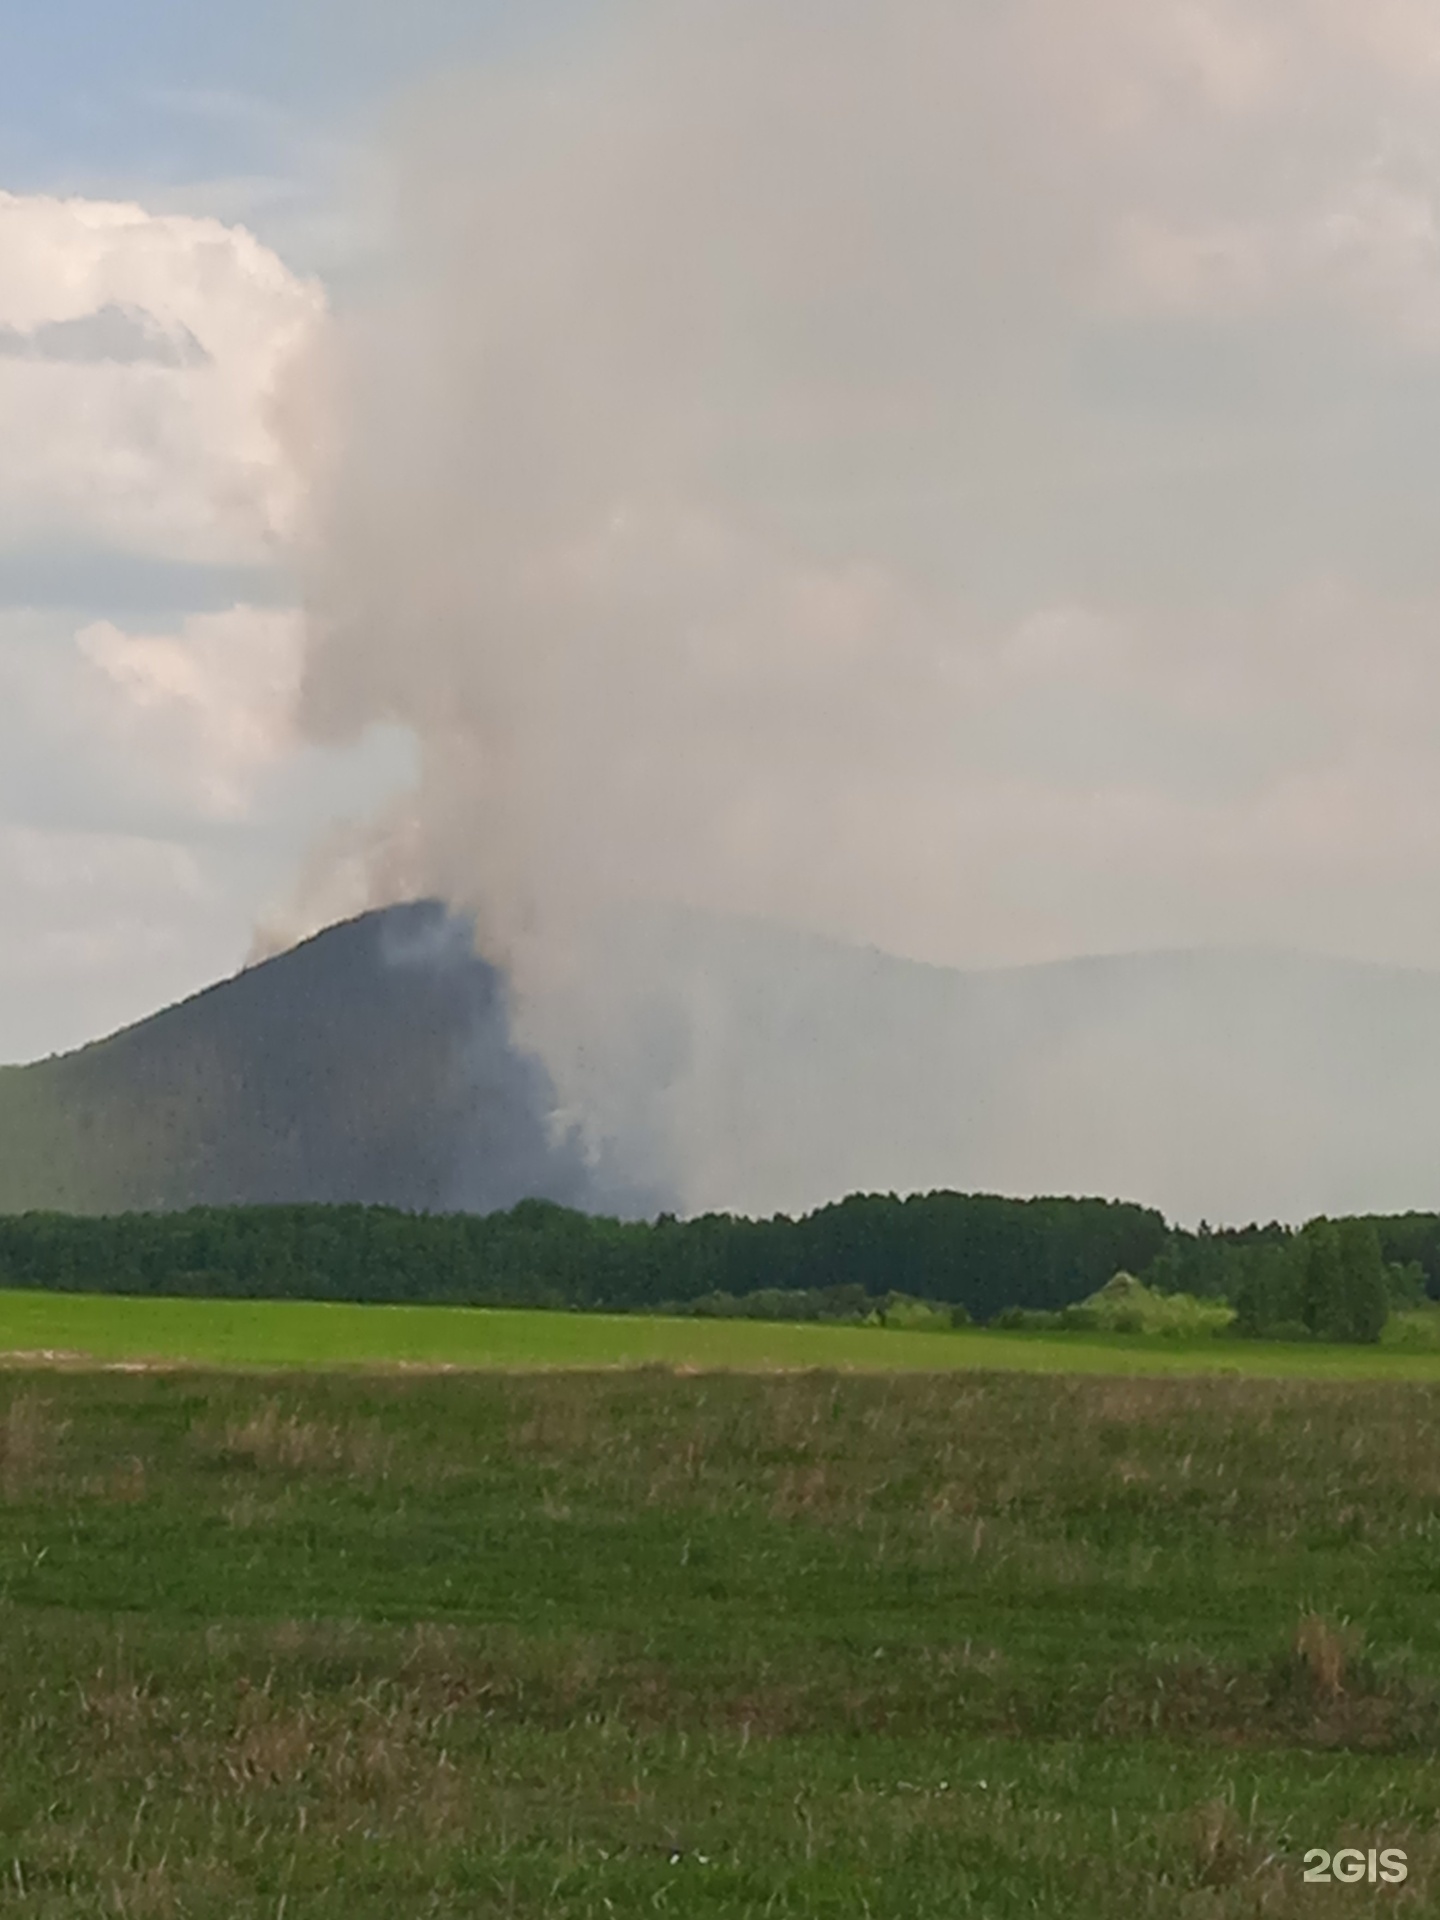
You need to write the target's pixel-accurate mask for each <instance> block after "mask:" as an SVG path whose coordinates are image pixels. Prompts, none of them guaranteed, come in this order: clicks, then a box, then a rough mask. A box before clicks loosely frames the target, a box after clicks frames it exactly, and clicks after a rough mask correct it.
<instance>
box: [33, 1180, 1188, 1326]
mask: <svg viewBox="0 0 1440 1920" xmlns="http://www.w3.org/2000/svg"><path fill="white" fill-rule="evenodd" d="M1166 1244H1167V1235H1166V1227H1165V1222H1164V1220H1163V1219H1162V1218H1161V1216H1160V1215H1159V1214H1158V1213H1156V1212H1154V1211H1152V1210H1151V1209H1149V1208H1146V1207H1139V1206H1130V1205H1127V1204H1124V1203H1120V1202H1116V1201H1107V1200H1009V1199H1002V1198H999V1197H996V1196H992V1195H984V1194H981V1195H969V1194H958V1193H930V1194H919V1195H914V1196H912V1197H911V1198H908V1199H904V1200H900V1199H896V1198H894V1197H893V1196H889V1195H858V1194H857V1195H852V1196H851V1197H850V1198H849V1199H846V1200H842V1201H840V1202H838V1203H837V1204H836V1205H834V1206H829V1207H822V1208H821V1209H820V1210H819V1211H818V1212H815V1213H812V1214H809V1215H807V1216H806V1217H805V1218H803V1219H799V1220H790V1219H786V1218H784V1217H780V1218H776V1219H773V1220H746V1219H741V1218H736V1217H734V1216H731V1215H728V1214H710V1215H706V1216H704V1217H702V1218H700V1219H697V1220H688V1221H679V1220H675V1219H673V1218H670V1217H668V1216H663V1215H662V1216H661V1218H660V1219H659V1220H658V1221H656V1222H655V1223H654V1224H653V1225H651V1224H647V1223H645V1222H634V1221H620V1220H615V1219H609V1218H603V1217H595V1216H593V1215H588V1214H583V1213H579V1212H575V1211H573V1210H571V1209H569V1208H566V1207H561V1206H556V1205H553V1204H551V1203H548V1202H545V1201H537V1200H526V1201H522V1202H521V1203H520V1204H519V1205H518V1206H516V1207H513V1208H512V1209H511V1210H510V1211H509V1212H506V1213H494V1214H489V1215H476V1214H412V1213H402V1212H399V1211H397V1210H394V1209H391V1208H386V1207H347V1206H339V1207H311V1206H298V1207H295V1206H287V1207H234V1208H197V1209H193V1210H191V1211H188V1212H184V1213H171V1214H126V1215H121V1216H119V1217H115V1218H99V1219H90V1218H77V1217H73V1216H69V1215H61V1214H27V1215H22V1216H20V1217H11V1218H6V1219H0V1285H6V1286H20V1287H48V1288H54V1289H60V1290H67V1291H77V1292H88V1291H96V1292H118V1293H186V1294H213V1295H220V1296H229V1297H233V1298H254V1297H266V1298H287V1297H288V1298H306V1299H319V1300H377V1301H381V1300H383V1301H437V1302H439V1301H444V1302H452V1303H458V1302H467V1303H472V1304H479V1305H497V1306H499V1305H509V1306H530V1305H544V1306H557V1307H559V1306H563V1307H621V1308H634V1307H653V1306H661V1305H666V1304H675V1305H678V1304H683V1303H686V1302H690V1301H694V1300H697V1299H700V1298H702V1297H706V1296H712V1295H716V1294H731V1295H742V1296H743V1295H747V1294H753V1293H756V1292H758V1291H761V1290H769V1289H777V1290H784V1291H787V1292H798V1291H802V1290H815V1291H822V1290H823V1291H826V1292H828V1293H831V1294H832V1295H835V1294H837V1293H838V1292H840V1291H843V1292H846V1293H848V1294H850V1295H851V1296H852V1298H854V1299H859V1298H860V1297H862V1296H864V1297H872V1298H873V1297H882V1296H884V1295H886V1294H888V1293H891V1292H898V1293H908V1294H913V1295H916V1296H918V1297H923V1298H926V1299H930V1300H937V1301H945V1302H950V1303H954V1304H958V1305H963V1306H964V1307H965V1308H966V1309H967V1310H968V1312H969V1313H970V1314H971V1315H972V1316H973V1317H974V1318H976V1319H989V1318H990V1317H991V1316H992V1315H994V1314H996V1313H998V1312H999V1311H1000V1310H1001V1309H1002V1308H1004V1307H1007V1306H1028V1307H1060V1306H1064V1305H1067V1304H1068V1303H1070V1302H1071V1301H1076V1300H1080V1299H1083V1298H1084V1297H1085V1296H1086V1295H1087V1294H1090V1293H1093V1292H1094V1291H1095V1289H1096V1288H1097V1287H1099V1286H1102V1285H1103V1284H1104V1282H1105V1281H1106V1280H1108V1279H1109V1278H1110V1276H1111V1275H1112V1274H1113V1273H1114V1272H1115V1271H1116V1269H1117V1268H1121V1267H1123V1268H1128V1269H1130V1270H1131V1271H1137V1270H1139V1269H1142V1268H1144V1267H1146V1266H1147V1265H1148V1264H1149V1263H1150V1262H1151V1261H1152V1260H1154V1259H1155V1258H1156V1257H1157V1256H1158V1255H1159V1254H1160V1253H1161V1252H1162V1251H1163V1249H1164V1248H1165V1246H1166Z"/></svg>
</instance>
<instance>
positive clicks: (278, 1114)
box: [0, 901, 624, 1213]
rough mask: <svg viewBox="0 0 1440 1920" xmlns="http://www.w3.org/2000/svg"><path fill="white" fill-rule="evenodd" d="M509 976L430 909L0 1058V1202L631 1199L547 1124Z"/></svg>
mask: <svg viewBox="0 0 1440 1920" xmlns="http://www.w3.org/2000/svg"><path fill="white" fill-rule="evenodd" d="M553 1104H554V1101H553V1093H552V1090H551V1087H550V1084H549V1080H548V1077H547V1075H546V1073H545V1071H544V1069H543V1067H542V1066H541V1065H540V1064H539V1062H538V1061H536V1060H534V1059H532V1058H530V1057H529V1056H527V1055H526V1054H524V1053H522V1052H521V1051H519V1050H518V1049H517V1048H516V1047H515V1046H514V1045H512V1043H511V1038H510V1030H509V1022H508V1016H507V1009H506V1003H505V991H504V982H503V980H502V978H501V977H500V975H499V974H497V973H496V971H495V970H494V969H493V968H492V967H490V966H488V965H487V964H486V963H485V961H483V960H482V959H479V958H477V956H476V954H475V952H474V949H473V944H472V937H471V929H470V927H469V925H468V923H467V922H465V921H463V920H460V919H457V918H455V917H452V916H451V915H449V914H448V913H447V912H446V910H445V908H444V907H442V906H440V905H439V904H437V903H435V902H433V901H426V902H419V903H417V904H415V905H411V906H399V907H391V908H388V909H386V910H385V911H383V912H377V913H369V914H364V915H362V916H361V917H360V918H359V919H356V920H352V921H348V922H346V923H345V924H343V925H341V926H336V927H330V928H328V929H327V930H326V931H325V932H324V933H321V934H318V935H317V936H316V937H315V938H314V939H313V940H307V941H306V942H305V943H304V944H303V945H301V946H299V947H296V948H295V949H293V950H292V951H291V952H289V953H284V954H281V955H279V956H278V957H277V958H275V959H273V960H267V961H264V962H263V963H262V964H260V965H259V966H255V967H251V968H249V969H248V970H247V971H246V972H244V973H241V974H239V975H237V976H236V977H235V978H234V979H232V980H226V981H222V982H221V983H220V984H219V985H218V986H215V987H211V988H209V989H207V990H206V991H205V992H204V993H199V994H196V995H195V996H194V998H193V999H190V1000H186V1001H184V1002H182V1003H181V1004H180V1005H179V1006H174V1007H168V1008H166V1009H165V1010H164V1011H163V1012H161V1013H157V1014H155V1015H154V1016H153V1017H152V1018H150V1019H148V1020H143V1021H141V1022H140V1023H139V1024H138V1025H136V1026H133V1027H128V1028H126V1029H125V1031H124V1032H122V1033H118V1034H115V1035H114V1036H112V1037H111V1038H110V1039H108V1040H102V1041H99V1042H97V1043H96V1044H94V1045H93V1046H87V1047H82V1048H81V1049H80V1050H79V1051H78V1052H76V1053H71V1054H65V1055H62V1056H60V1057H58V1058H54V1059H50V1060H42V1061H38V1062H36V1063H35V1064H34V1065H32V1066H24V1067H4V1068H0V1211H10V1212H20V1211H23V1210H28V1209H31V1208H37V1207H38V1208H57V1209H63V1210H64V1211H66V1212H70V1213H112V1212H113V1213H119V1212H122V1211H125V1210H127V1209H130V1208H182V1207H190V1206H195V1205H197V1204H211V1205H225V1204H242V1203H258V1202H270V1201H274V1202H279V1201H328V1202H339V1201H357V1202H366V1203H372V1202H381V1203H388V1204H390V1205H393V1206H397V1207H412V1208H475V1209H477V1210H485V1209H490V1208H495V1207H507V1206H510V1205H512V1204H513V1203H514V1202H515V1201H516V1200H519V1199H521V1198H523V1197H525V1196H529V1195H536V1194H540V1195H546V1196H549V1197H550V1198H553V1199H555V1200H559V1201H565V1202H569V1203H571V1204H574V1205H577V1206H593V1205H597V1204H599V1205H606V1204H609V1205H611V1206H615V1205H617V1204H619V1205H623V1204H624V1201H623V1200H622V1201H618V1202H617V1200H616V1198H615V1197H614V1196H613V1195H611V1194H609V1193H607V1192H606V1191H604V1190H603V1188H601V1187H600V1186H599V1185H598V1184H597V1181H596V1177H595V1175H594V1173H593V1171H592V1170H591V1169H590V1168H588V1167H587V1166H586V1165H585V1163H584V1161H583V1159H582V1157H581V1156H580V1154H579V1153H578V1152H577V1151H576V1150H575V1149H574V1147H573V1146H572V1145H569V1144H567V1143H566V1142H564V1141H561V1142H560V1143H559V1144H556V1143H555V1142H553V1141H552V1139H551V1137H550V1133H549V1117H550V1113H551V1109H552V1107H553Z"/></svg>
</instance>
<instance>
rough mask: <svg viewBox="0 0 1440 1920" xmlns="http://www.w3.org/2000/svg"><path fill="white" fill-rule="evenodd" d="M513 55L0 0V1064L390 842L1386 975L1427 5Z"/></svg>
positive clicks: (1421, 925) (1426, 182)
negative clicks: (1337, 957) (1255, 949)
mask: <svg viewBox="0 0 1440 1920" xmlns="http://www.w3.org/2000/svg"><path fill="white" fill-rule="evenodd" d="M516 11H517V10H516V9H513V8H506V9H501V8H499V7H498V6H496V7H494V8H489V7H485V6H480V5H475V4H469V5H463V6H462V5H460V4H458V0H457V4H453V5H445V4H441V3H440V0H431V3H430V4H425V3H424V0H421V3H420V4H417V5H412V6H407V7H406V8H404V9H399V8H395V7H393V6H388V5H387V6H382V5H379V4H377V5H375V6H373V7H371V8H369V9H368V10H367V9H365V8H362V7H356V6H355V5H353V4H341V0H333V4H328V5H321V4H318V3H317V4H310V5H307V4H305V0H289V3H288V4H285V5H281V4H280V3H279V0H274V4H261V5H257V6H252V7H248V8H245V9H239V8H234V9H225V8H214V7H195V6H193V5H192V6H188V7H182V6H181V5H180V4H178V0H171V3H169V4H165V5H160V4H152V5H147V6H131V7H126V8H123V9H117V8H114V7H102V6H100V5H99V4H94V5H89V6H79V5H74V4H67V3H66V0H58V4H52V5H51V6H49V7H48V8H45V9H38V8H32V7H29V6H25V7H20V6H18V5H13V4H0V40H3V44H4V45H5V48H6V56H5V60H4V63H3V74H0V189H3V190H5V195H6V197H4V198H0V880H3V884H4V894H3V899H4V901H5V907H4V914H3V920H0V1057H4V1058H12V1059H13V1058H23V1057H28V1056H31V1055H34V1054H36V1053H39V1052H43V1051H45V1050H47V1049H49V1048H52V1047H57V1046H61V1045H67V1044H71V1043H73V1042H75V1041H77V1040H79V1039H82V1038H86V1037H89V1036H90V1035H92V1034H94V1033H97V1032H99V1031H102V1030H104V1029H105V1028H107V1027H109V1026H112V1025H114V1024H116V1023H117V1022H119V1021H120V1020H122V1019H124V1018H129V1017H133V1016H135V1015H137V1014H140V1013H142V1012H144V1011H146V1010H148V1009H149V1008H151V1007H152V1006H154V1005H157V1004H159V1003H160V1002H162V1001H164V1000H166V999H168V998H171V997H173V996H174V995H175V994H177V993H178V992H180V991H183V990H185V989H188V988H191V987H194V986H198V985H200V984H202V983H204V982H205V981H206V980H208V979H209V978H212V977H214V976H215V975H217V974H219V973H221V972H223V971H226V970H228V969H229V968H231V967H233V966H234V965H236V964H237V963H238V962H239V961H240V960H241V959H242V958H243V957H244V954H245V953H246V951H247V949H248V948H249V946H250V941H251V936H252V931H253V928H254V926H255V924H256V922H257V920H260V921H274V920H276V919H277V917H278V919H279V920H280V921H281V922H283V921H284V920H285V918H286V914H287V912H289V911H291V909H290V908H289V907H288V906H287V902H298V904H296V905H295V906H294V909H293V911H294V914H295V916H296V924H299V923H300V922H302V921H303V920H304V919H305V917H306V916H307V915H309V916H310V917H313V916H314V914H315V912H316V911H317V907H318V908H324V907H332V908H334V909H336V910H339V909H342V908H344V907H345V906H346V905H349V904H351V903H352V894H351V892H347V888H350V886H351V882H352V880H354V884H355V887H357V888H358V889H359V893H357V894H355V895H354V897H361V896H362V895H363V890H364V885H365V872H361V873H360V874H359V877H358V878H356V874H355V869H357V867H358V868H359V869H365V870H366V871H368V872H369V874H370V876H371V878H372V880H373V877H374V875H375V873H376V872H377V871H378V872H379V873H380V876H381V877H380V881H379V884H380V885H381V886H382V888H383V886H384V884H385V882H384V871H383V870H384V867H385V862H386V861H391V860H393V861H394V862H395V863H397V866H398V868H400V869H403V870H404V872H403V877H404V880H405V882H406V883H407V884H423V885H439V886H442V887H444V888H446V889H447V890H449V891H451V892H452V893H455V894H459V895H464V896H466V897H467V898H469V899H471V900H472V901H473V902H474V903H476V904H478V905H479V906H480V907H481V909H482V913H484V914H485V915H486V916H488V919H489V922H490V924H491V926H492V927H493V931H494V935H495V938H496V939H497V940H498V941H499V942H500V943H501V944H502V945H503V946H504V947H505V948H506V950H507V951H509V950H510V949H512V948H515V947H517V945H518V946H519V947H522V948H523V947H524V946H525V943H526V942H527V941H533V940H534V938H535V937H536V929H537V928H538V929H539V930H540V933H541V935H543V934H544V933H545V931H546V930H547V929H549V928H553V927H555V926H557V925H558V924H560V922H562V921H563V920H564V917H565V913H566V911H567V910H568V907H567V903H569V902H571V901H573V900H574V899H575V898H576V897H578V896H580V895H586V896H587V897H588V896H594V897H595V898H597V899H598V900H599V901H600V903H601V904H603V905H606V906H609V905H612V904H614V903H616V902H617V901H620V900H623V899H624V898H625V897H626V895H627V894H629V893H633V894H635V895H636V896H639V897H644V898H647V899H649V898H666V899H678V900H681V901H683V902H686V903H688V904H691V905H695V906H701V907H705V908H713V909H719V910H722V911H739V912H745V913H752V914H761V915H769V916H773V917H778V918H783V919H788V920H790V921H792V922H793V923H796V924H798V925H801V926H803V927H806V928H810V929H812V930H815V931H820V932H826V933H831V934H838V935H842V936H844V937H846V938H850V939H856V940H860V941H870V942H874V943H876V944H879V945H882V946H885V947H888V948H890V949H892V950H894V951H896V952H900V953H903V954H907V955H911V956H914V957H918V958H923V959H929V960H937V961H944V962H949V963H957V964H965V963H984V964H992V963H996V962H1003V961H1007V960H1026V959H1039V958H1047V957H1055V956H1059V955H1063V954H1071V953H1077V952H1097V951H1116V950H1129V949H1136V948H1147V947H1162V946H1178V945H1188V944H1221V943H1231V942H1240V943H1244V942H1264V943H1278V944H1286V945H1294V946H1300V947H1308V948H1314V949H1323V950H1329V951H1335V952H1344V953H1351V954H1357V955H1362V956H1366V957H1370V958H1376V959H1400V960H1406V961H1412V962H1417V963H1421V964H1426V965H1432V964H1440V743H1437V739H1436V735H1435V727H1434V723H1433V720H1432V709H1433V707H1434V705H1435V700H1436V694H1437V690H1440V653H1437V614H1440V558H1437V543H1436V539H1435V532H1436V524H1437V519H1436V516H1437V509H1440V135H1437V133H1436V131H1435V129H1436V127H1437V126H1440V115H1437V108H1440V19H1437V16H1436V14H1435V10H1434V8H1433V5H1432V4H1430V0H1388V4H1376V5H1371V6H1369V7H1367V8H1365V9H1363V10H1361V9H1358V8H1356V7H1355V6H1354V5H1353V4H1350V3H1349V0H1277V4H1275V5H1272V6H1269V7H1267V8H1265V9H1258V8H1256V7H1255V6H1253V5H1239V4H1236V5H1229V4H1221V3H1220V0H1094V4H1092V5H1090V6H1087V7H1084V8H1076V7H1074V6H1073V5H1071V4H1068V0H1013V4H1009V5H1006V6H1004V7H1000V6H995V5H992V4H990V3H989V0H958V3H952V4H939V3H938V0H884V3H883V4H882V0H825V4H823V5H822V4H820V3H819V0H789V3H788V4H775V0H770V3H769V4H767V5H764V6H761V5H758V4H752V0H731V3H730V4H727V5H723V6H722V5H719V4H715V3H712V0H675V4H671V5H666V6H660V5H658V4H657V5H647V4H643V3H642V0H636V3H633V4H626V5H623V6H622V5H605V4H596V5H594V6H592V7H590V8H588V9H585V8H581V7H578V6H570V7H561V6H558V5H556V6H552V7H549V8H545V7H541V8H533V7H532V8H529V9H526V10H525V22H526V24H525V29H524V33H523V35H520V34H518V33H517V31H516V29H515V27H514V25H513V23H512V21H513V16H514V15H515V13H516ZM302 600H303V601H304V602H305V610H304V611H302V604H301V603H302ZM307 622H308V624H307ZM377 813H380V814H381V815H383V819H384V829H383V831H382V832H381V833H380V834H379V836H378V839H379V841H380V843H381V844H382V853H381V854H380V855H379V856H372V855H371V854H369V853H367V852H366V851H365V850H366V849H367V848H368V847H370V846H372V845H373V844H374V843H375V839H376V836H373V835H371V836H368V837H367V830H366V828H365V826H364V823H365V822H366V821H367V820H368V819H370V818H372V817H373V816H375V815H376V814H377ZM347 822H348V823H352V824H351V825H349V826H347V825H346V823H347ZM317 846H318V847H319V848H320V849H321V853H320V855H319V856H318V860H317V857H316V855H315V852H314V850H315V849H316V847H317ZM397 847H398V848H399V849H400V851H399V852H396V848H397ZM327 848H328V849H330V850H331V853H330V854H329V855H327V854H326V851H325V850H326V849H327ZM357 848H359V849H360V850H361V851H360V852H359V853H358V854H357V853H356V852H355V849H357ZM297 888H298V892H297Z"/></svg>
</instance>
